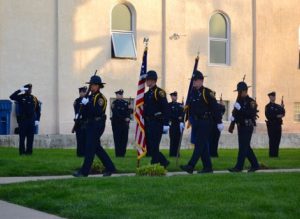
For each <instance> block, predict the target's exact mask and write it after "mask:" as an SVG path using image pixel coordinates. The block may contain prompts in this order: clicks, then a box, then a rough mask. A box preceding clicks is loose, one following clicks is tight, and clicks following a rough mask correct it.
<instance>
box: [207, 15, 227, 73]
mask: <svg viewBox="0 0 300 219" xmlns="http://www.w3.org/2000/svg"><path fill="white" fill-rule="evenodd" d="M216 14H221V15H222V16H223V17H224V18H225V21H226V27H227V28H226V35H227V38H216V37H210V20H211V18H212V17H213V16H214V15H216ZM230 33H231V30H230V20H229V18H228V16H227V15H226V14H225V13H223V12H221V11H216V12H214V13H213V14H212V15H211V16H210V18H209V20H208V66H209V67H230V64H231V59H230V56H231V51H230V45H231V41H230V39H231V34H230ZM211 40H212V41H221V42H226V57H225V59H226V63H225V64H224V63H214V62H210V41H211Z"/></svg>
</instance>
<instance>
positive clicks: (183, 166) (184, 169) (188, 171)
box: [180, 165, 194, 174]
mask: <svg viewBox="0 0 300 219" xmlns="http://www.w3.org/2000/svg"><path fill="white" fill-rule="evenodd" d="M180 169H182V170H183V171H185V172H187V173H189V174H193V171H194V167H192V166H190V165H180Z"/></svg>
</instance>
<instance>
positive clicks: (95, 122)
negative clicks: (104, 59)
mask: <svg viewBox="0 0 300 219" xmlns="http://www.w3.org/2000/svg"><path fill="white" fill-rule="evenodd" d="M87 83H88V84H90V90H91V94H90V95H89V96H88V97H87V98H85V97H84V98H82V100H81V104H82V106H83V107H82V117H83V120H85V122H86V143H85V147H86V150H85V157H84V162H83V164H82V167H81V169H80V170H79V171H78V172H76V173H74V174H73V176H75V177H83V176H88V174H89V172H90V168H91V166H92V164H93V160H94V156H95V154H96V155H97V156H98V157H99V159H100V160H101V162H102V163H103V165H104V167H105V171H104V173H103V176H110V175H111V174H112V173H113V172H115V170H116V168H115V166H114V164H113V162H112V161H111V159H110V158H109V156H108V154H107V153H106V152H105V150H104V149H103V148H102V146H101V142H100V138H101V136H102V134H103V132H104V129H105V122H106V114H105V111H106V105H107V100H106V98H105V96H104V95H103V94H102V93H101V92H100V88H103V87H104V83H102V80H101V78H100V77H99V76H97V75H94V76H92V77H91V79H90V82H87Z"/></svg>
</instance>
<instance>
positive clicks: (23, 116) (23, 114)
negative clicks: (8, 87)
mask: <svg viewBox="0 0 300 219" xmlns="http://www.w3.org/2000/svg"><path fill="white" fill-rule="evenodd" d="M31 93H32V84H27V85H25V86H24V87H21V88H20V89H19V90H17V91H16V92H14V93H13V94H12V95H11V96H10V99H11V100H14V101H16V102H17V103H18V104H19V118H18V123H19V138H20V140H19V153H20V155H23V154H25V155H31V154H32V145H33V140H34V131H35V128H36V126H38V125H39V121H40V117H41V108H40V103H39V101H38V99H37V98H36V97H35V96H33V95H32V94H31ZM25 139H26V148H25Z"/></svg>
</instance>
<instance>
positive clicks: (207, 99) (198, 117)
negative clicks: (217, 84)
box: [180, 71, 224, 174]
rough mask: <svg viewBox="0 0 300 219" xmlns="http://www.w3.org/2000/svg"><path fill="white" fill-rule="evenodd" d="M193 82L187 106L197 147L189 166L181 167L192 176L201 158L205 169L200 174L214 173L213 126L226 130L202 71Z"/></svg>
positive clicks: (195, 75)
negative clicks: (210, 140) (212, 161)
mask: <svg viewBox="0 0 300 219" xmlns="http://www.w3.org/2000/svg"><path fill="white" fill-rule="evenodd" d="M192 80H193V90H192V92H191V94H190V95H189V98H188V101H187V106H188V113H189V120H190V123H191V125H192V129H193V136H192V137H193V142H194V143H195V147H194V152H193V155H192V157H191V159H190V161H189V162H188V164H187V165H181V166H180V167H181V169H182V170H184V171H186V172H188V173H190V174H192V173H193V171H194V168H195V166H196V164H197V162H198V160H199V158H200V157H201V160H202V164H203V169H202V170H201V171H199V172H198V173H212V172H213V169H212V163H211V159H210V154H209V137H210V134H211V129H212V124H213V121H215V122H216V123H217V127H218V129H219V131H220V132H221V131H222V130H223V129H224V125H223V123H222V116H221V113H220V110H219V108H218V104H217V100H216V98H215V94H214V92H213V91H212V90H210V89H208V88H206V87H204V86H203V81H204V77H203V74H202V73H201V72H200V71H195V72H194V74H193V77H192Z"/></svg>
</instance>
